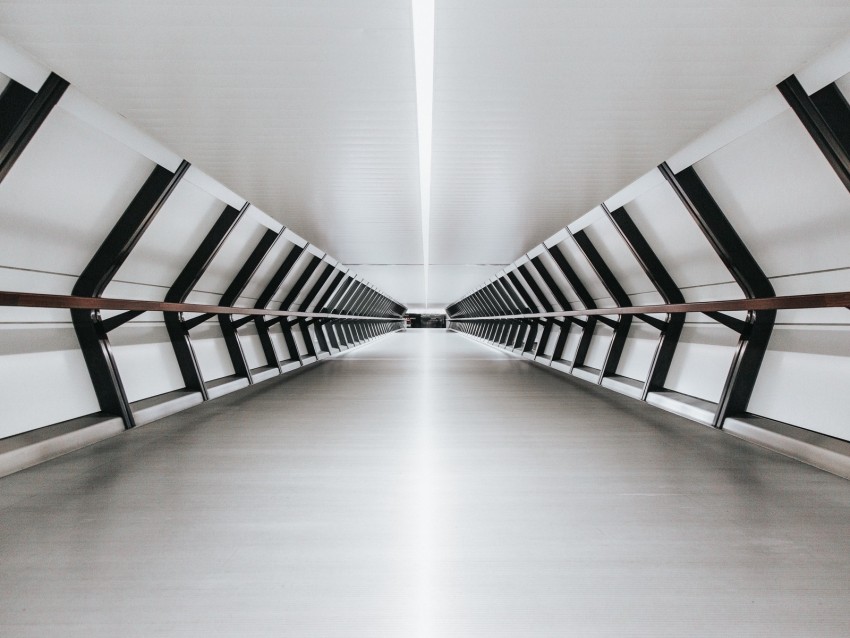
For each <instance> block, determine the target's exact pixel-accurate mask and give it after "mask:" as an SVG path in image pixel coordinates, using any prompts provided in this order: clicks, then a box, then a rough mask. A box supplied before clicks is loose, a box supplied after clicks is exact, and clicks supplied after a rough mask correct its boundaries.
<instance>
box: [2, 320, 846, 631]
mask: <svg viewBox="0 0 850 638" xmlns="http://www.w3.org/2000/svg"><path fill="white" fill-rule="evenodd" d="M848 529H850V490H848V483H847V481H846V480H844V479H842V478H838V477H836V476H833V475H830V474H828V473H826V472H822V471H820V470H818V469H815V468H813V467H811V466H808V465H804V464H802V463H799V462H797V461H794V460H791V459H788V458H786V457H783V456H780V455H778V454H776V453H773V452H770V451H766V450H763V449H761V448H758V447H756V446H754V445H751V444H749V443H746V442H743V441H739V440H738V439H736V438H734V437H733V436H731V435H728V434H725V433H723V432H721V431H718V430H714V429H711V428H709V427H705V426H702V425H699V424H696V423H694V422H691V421H687V420H685V419H682V418H680V417H677V416H675V415H673V414H670V413H667V412H663V411H661V410H658V409H656V408H654V407H651V406H649V405H647V404H644V403H638V402H635V401H633V400H631V399H629V398H627V397H624V396H621V395H618V394H616V393H614V392H611V391H609V390H606V389H602V388H599V387H595V386H591V385H589V384H586V383H585V382H583V381H579V380H576V379H574V378H567V377H564V376H559V375H556V374H555V373H552V372H548V371H544V370H541V369H539V368H536V367H535V366H533V365H532V364H530V363H529V362H527V361H524V360H521V359H518V358H514V357H511V356H510V355H508V354H505V353H502V352H498V351H496V350H494V349H491V348H489V347H487V346H484V345H481V344H478V343H476V342H474V341H472V340H471V339H469V338H468V337H465V336H462V335H460V334H457V333H451V332H445V331H442V330H408V331H406V332H401V333H396V334H394V335H391V336H389V337H387V338H384V339H381V340H379V341H377V342H374V343H370V344H367V345H365V346H364V347H361V348H358V349H355V350H353V351H351V352H349V353H347V354H344V355H342V356H340V357H338V358H336V359H333V360H330V361H327V362H324V363H321V364H317V365H315V366H313V367H312V368H307V369H306V370H304V372H302V373H301V374H298V375H295V376H289V377H280V378H278V379H276V380H271V381H267V382H265V383H262V384H259V385H257V386H256V387H253V388H251V389H249V390H247V391H245V392H239V393H235V394H232V395H229V396H225V397H222V398H219V399H216V400H214V401H210V402H207V403H204V404H202V405H200V406H197V407H195V408H192V409H190V410H187V411H185V412H182V413H180V414H177V415H175V416H172V417H169V418H166V419H163V420H160V421H157V422H154V423H152V424H149V425H146V426H144V427H140V428H138V429H136V430H133V431H130V432H126V433H124V434H122V435H120V436H117V437H113V438H111V439H109V440H106V441H103V442H101V443H98V444H95V445H93V446H90V447H88V448H85V449H83V450H80V451H78V452H75V453H72V454H68V455H66V456H63V457H60V458H58V459H55V460H53V461H50V462H47V463H44V464H42V465H39V466H36V467H34V468H31V469H29V470H25V471H23V472H19V473H17V474H14V475H11V476H8V477H6V478H3V479H0V565H2V568H0V599H2V600H3V604H2V605H0V635H2V636H4V637H5V638H17V637H19V636H69V637H70V636H80V637H83V636H85V637H92V636H109V637H114V636H118V635H120V636H146V637H150V636H287V637H322V638H332V637H342V636H345V637H353V636H362V637H367V636H368V637H375V636H387V637H393V638H396V637H409V636H421V637H425V636H427V637H433V638H450V637H458V638H468V637H472V636H482V637H484V636H486V637H487V638H495V637H501V636H504V637H519V636H527V637H533V636H559V637H565V636H577V637H578V636H583V637H592V636H612V637H613V636H618V637H619V636H726V637H728V636H756V635H759V636H761V635H763V636H795V637H799V636H846V635H848V631H850V607H848V604H847V602H848V600H850V536H849V535H848V534H847V531H848Z"/></svg>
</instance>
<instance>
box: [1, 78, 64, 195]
mask: <svg viewBox="0 0 850 638" xmlns="http://www.w3.org/2000/svg"><path fill="white" fill-rule="evenodd" d="M67 88H68V82H67V81H66V80H63V79H62V78H61V77H59V76H58V75H56V74H55V73H51V74H50V75H49V76H48V77H47V79H46V80H45V81H44V84H42V86H41V88H40V89H39V90H38V93H35V94H33V92H32V91H30V90H29V89H27V88H26V87H24V86H22V85H20V84H18V83H17V82H15V81H14V80H13V81H12V82H11V83H10V84H9V86H7V87H6V88H5V89H4V90H3V94H2V96H0V114H2V116H3V118H2V120H0V144H1V146H0V182H2V181H3V180H4V179H6V175H8V174H9V171H10V170H12V167H13V166H14V165H15V162H17V161H18V158H19V157H20V156H21V153H23V152H24V149H25V148H26V147H27V144H29V142H30V140H31V139H32V138H33V136H34V135H35V134H36V132H37V131H38V129H39V128H40V127H41V125H42V124H43V123H44V121H45V120H46V119H47V116H48V115H50V112H51V111H52V110H53V107H54V106H56V104H57V103H58V102H59V100H60V99H61V97H62V96H63V95H64V93H65V90H66V89H67Z"/></svg>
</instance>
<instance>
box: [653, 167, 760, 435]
mask: <svg viewBox="0 0 850 638" xmlns="http://www.w3.org/2000/svg"><path fill="white" fill-rule="evenodd" d="M659 169H660V170H661V173H662V175H664V178H665V179H666V180H667V182H668V183H669V184H670V187H671V188H672V189H673V191H674V192H675V193H676V195H677V196H678V197H679V200H680V201H681V202H682V204H683V205H684V206H685V209H686V210H687V211H688V213H690V215H691V217H692V218H693V219H694V221H695V222H696V224H697V226H699V228H700V230H701V231H702V233H703V235H704V236H705V238H706V239H707V240H708V243H709V244H710V245H711V247H712V248H713V249H714V252H715V253H717V255H718V257H720V259H721V260H722V261H723V263H724V264H725V265H726V267H727V269H728V270H729V272H730V273H731V274H732V276H733V277H734V278H735V281H736V282H737V283H738V285H739V286H740V287H741V290H743V291H744V295H745V296H746V297H748V298H754V297H773V296H775V293H774V291H773V286H772V285H771V283H770V281H769V280H768V278H767V276H766V275H765V274H764V271H762V269H761V267H760V266H759V265H758V263H757V262H756V260H755V258H754V257H753V256H752V254H751V253H750V251H749V249H748V248H747V246H746V245H745V244H744V242H743V240H742V239H741V238H740V237H739V236H738V233H737V232H735V229H734V228H733V227H732V224H730V223H729V220H728V219H726V215H725V214H724V213H723V211H722V210H721V209H720V206H718V204H717V202H716V201H715V200H714V198H713V197H712V196H711V193H709V191H708V189H707V188H706V187H705V184H703V182H702V180H701V179H700V177H699V175H697V172H696V170H694V168H693V167H688V168H686V169H684V170H682V171H680V172H679V173H675V174H674V173H673V171H672V170H671V169H670V167H669V166H668V165H667V164H666V163H665V164H662V165H661V166H659ZM775 321H776V311H775V310H755V311H750V312H749V313H748V314H747V323H749V324H751V328H750V330H749V331H748V332H747V333H746V334H742V335H741V337H740V338H739V340H738V347H737V349H736V351H735V357H734V359H733V361H732V365H731V366H730V369H729V373H728V375H727V377H726V382H725V383H724V385H723V391H722V392H721V395H720V400H719V402H718V407H717V412H716V413H715V416H714V423H713V424H714V426H715V427H718V428H719V427H723V421H724V420H725V419H726V417H727V416H730V415H735V414H744V413H746V410H747V404H748V403H749V401H750V396H752V393H753V388H754V387H755V383H756V379H757V378H758V373H759V370H760V369H761V363H762V361H763V360H764V355H765V352H766V351H767V344H768V342H769V341H770V335H771V333H772V332H773V324H774V323H775Z"/></svg>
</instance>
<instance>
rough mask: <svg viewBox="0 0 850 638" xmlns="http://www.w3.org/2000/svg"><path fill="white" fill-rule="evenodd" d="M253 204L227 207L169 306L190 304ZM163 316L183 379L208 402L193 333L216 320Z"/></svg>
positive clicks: (184, 273) (207, 316)
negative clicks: (227, 241)
mask: <svg viewBox="0 0 850 638" xmlns="http://www.w3.org/2000/svg"><path fill="white" fill-rule="evenodd" d="M249 205H250V204H248V203H247V202H246V203H245V205H244V206H242V208H241V209H236V208H234V207H233V206H227V207H226V208H225V209H224V211H222V213H221V215H219V218H218V220H216V223H215V224H214V225H213V227H212V228H211V229H210V230H209V232H208V233H207V235H206V236H205V237H204V239H203V241H202V242H201V244H200V245H199V246H198V248H197V250H195V252H194V254H193V255H192V256H191V257H190V258H189V261H188V262H187V263H186V265H185V266H184V267H183V270H182V271H181V272H180V274H179V275H178V276H177V279H175V280H174V283H173V284H172V285H171V288H169V290H168V292H167V293H166V295H165V301H167V302H169V303H183V302H184V301H186V298H187V297H188V296H189V293H191V292H192V290H193V289H194V287H195V286H196V285H197V283H198V281H199V280H200V279H201V277H202V276H203V274H204V273H205V272H206V270H207V268H209V266H210V264H211V263H212V261H213V259H215V256H216V255H217V254H218V252H219V251H220V250H221V247H222V246H223V245H224V242H225V240H226V239H227V238H228V237H229V236H230V233H232V232H233V229H234V228H236V226H237V224H238V223H239V221H240V220H241V219H242V217H243V216H244V215H245V212H246V211H247V210H248V206H249ZM163 317H164V320H165V327H166V329H167V331H168V337H169V339H170V340H171V345H172V347H173V348H174V355H175V357H176V358H177V364H178V366H179V367H180V374H181V375H182V376H183V383H184V384H185V386H186V388H187V389H188V390H195V391H197V392H200V393H201V396H202V397H203V399H204V400H205V401H206V400H208V399H209V393H208V392H207V386H206V383H205V382H204V375H203V372H202V371H201V366H200V363H199V362H198V357H197V355H196V354H195V349H194V347H193V346H192V339H191V336H190V335H189V332H190V330H191V329H192V328H193V327H195V326H197V325H200V324H201V323H202V322H203V321H206V320H207V319H210V318H212V315H211V314H205V315H200V317H196V318H195V319H194V320H188V321H187V320H184V319H183V314H182V313H178V312H166V313H163Z"/></svg>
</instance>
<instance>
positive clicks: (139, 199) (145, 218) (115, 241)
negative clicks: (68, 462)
mask: <svg viewBox="0 0 850 638" xmlns="http://www.w3.org/2000/svg"><path fill="white" fill-rule="evenodd" d="M188 167H189V164H188V163H187V162H182V163H181V164H180V167H179V168H178V169H177V171H176V172H174V173H172V172H171V171H169V170H167V169H165V168H163V167H161V166H157V167H156V168H155V169H154V171H153V172H152V173H151V175H150V176H149V177H148V179H147V180H146V181H145V183H144V184H143V185H142V188H141V189H140V190H139V192H138V193H137V194H136V196H135V197H134V198H133V200H132V201H131V202H130V204H129V206H127V208H126V209H125V211H124V213H123V214H122V215H121V217H120V218H119V219H118V222H117V223H116V224H115V226H114V227H113V228H112V230H111V231H110V232H109V234H108V235H107V236H106V239H105V240H104V241H103V243H102V244H101V245H100V247H99V248H98V249H97V251H96V252H95V254H94V256H93V257H92V258H91V261H89V263H88V265H87V266H86V267H85V268H84V269H83V272H82V274H81V275H80V277H79V278H78V279H77V281H76V283H75V284H74V289H73V293H72V294H73V295H74V296H79V297H99V296H101V294H102V293H103V291H104V290H105V289H106V287H107V286H108V285H109V282H110V281H112V278H113V277H114V276H115V273H116V272H118V269H119V268H120V267H121V265H122V264H123V263H124V261H125V260H126V259H127V256H128V255H129V254H130V251H132V250H133V248H134V247H135V246H136V244H137V243H138V241H139V239H141V237H142V234H143V233H144V232H145V230H146V229H147V228H148V226H150V223H151V222H152V221H153V219H154V217H155V216H156V214H157V213H158V212H159V210H160V208H162V205H163V204H164V203H165V200H166V199H167V198H168V196H169V195H170V194H171V193H172V192H173V191H174V189H175V188H176V186H177V184H178V183H179V182H180V179H181V178H182V177H183V175H184V174H185V172H186V170H187V169H188ZM71 321H72V322H73V324H74V331H75V332H76V334H77V339H78V340H79V342H80V348H81V350H82V352H83V358H84V359H85V362H86V367H87V368H88V371H89V376H90V377H91V381H92V385H93V387H94V391H95V394H96V396H97V401H98V404H99V405H100V409H101V411H103V412H105V413H107V414H114V415H117V416H120V417H121V418H122V419H123V421H124V427H125V428H132V427H134V426H135V425H136V421H135V419H134V418H133V410H132V409H131V408H130V402H129V400H128V399H127V393H126V391H125V390H124V384H123V382H122V381H121V374H120V372H119V370H118V366H117V364H116V362H115V357H114V356H113V354H112V347H111V346H110V344H109V337H108V336H107V330H106V329H105V328H104V326H103V323H102V320H101V316H100V312H99V311H97V310H94V311H92V310H71Z"/></svg>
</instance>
